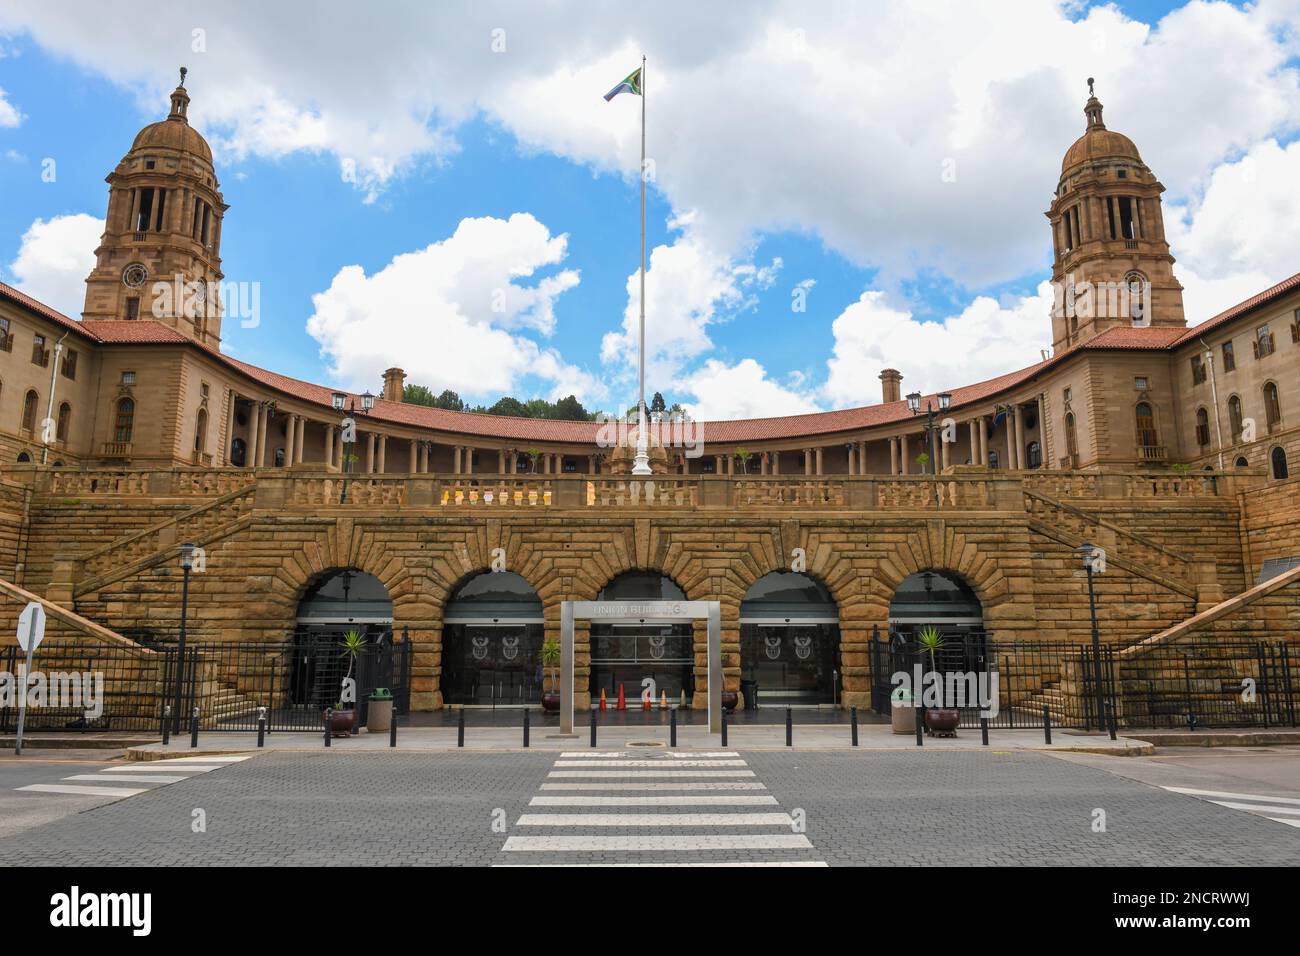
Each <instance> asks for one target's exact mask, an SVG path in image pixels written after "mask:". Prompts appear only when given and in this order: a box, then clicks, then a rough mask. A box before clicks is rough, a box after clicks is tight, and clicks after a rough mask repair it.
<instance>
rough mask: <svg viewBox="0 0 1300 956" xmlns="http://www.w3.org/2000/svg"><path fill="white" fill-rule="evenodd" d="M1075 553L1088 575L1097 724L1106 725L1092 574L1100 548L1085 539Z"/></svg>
mask: <svg viewBox="0 0 1300 956" xmlns="http://www.w3.org/2000/svg"><path fill="white" fill-rule="evenodd" d="M1074 553H1075V554H1077V555H1079V557H1081V558H1082V559H1083V569H1084V571H1085V573H1087V575H1088V611H1089V613H1090V614H1091V616H1092V659H1093V669H1094V680H1095V682H1096V684H1097V726H1098V727H1099V728H1101V729H1105V726H1106V695H1105V692H1104V691H1103V689H1102V669H1101V635H1100V633H1099V632H1098V630H1097V592H1096V590H1094V588H1093V584H1092V575H1093V573H1094V571H1095V570H1096V564H1097V553H1098V549H1097V548H1096V547H1094V546H1093V545H1092V544H1090V543H1089V542H1087V541H1085V542H1084V543H1083V544H1081V545H1079V547H1077V548H1075V550H1074Z"/></svg>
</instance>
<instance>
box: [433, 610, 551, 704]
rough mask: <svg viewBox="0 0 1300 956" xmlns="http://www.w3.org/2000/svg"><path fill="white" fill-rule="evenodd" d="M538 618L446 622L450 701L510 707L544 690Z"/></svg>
mask: <svg viewBox="0 0 1300 956" xmlns="http://www.w3.org/2000/svg"><path fill="white" fill-rule="evenodd" d="M541 649H542V626H541V625H540V624H448V625H446V626H445V627H444V629H443V648H442V696H443V700H444V701H445V702H446V703H448V704H467V705H477V706H488V707H511V706H523V705H526V704H535V703H537V702H538V701H539V700H541V696H542V663H541Z"/></svg>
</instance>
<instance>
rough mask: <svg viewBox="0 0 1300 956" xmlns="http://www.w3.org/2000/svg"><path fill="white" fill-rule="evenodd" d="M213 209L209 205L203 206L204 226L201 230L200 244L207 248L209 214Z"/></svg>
mask: <svg viewBox="0 0 1300 956" xmlns="http://www.w3.org/2000/svg"><path fill="white" fill-rule="evenodd" d="M210 212H212V209H211V208H210V207H209V206H208V204H207V203H204V204H203V226H202V228H200V229H199V244H200V245H203V246H206V245H207V244H208V214H209V213H210Z"/></svg>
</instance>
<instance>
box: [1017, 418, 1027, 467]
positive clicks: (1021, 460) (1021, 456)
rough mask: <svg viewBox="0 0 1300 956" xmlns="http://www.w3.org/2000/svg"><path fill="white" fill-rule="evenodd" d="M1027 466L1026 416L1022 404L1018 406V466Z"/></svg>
mask: <svg viewBox="0 0 1300 956" xmlns="http://www.w3.org/2000/svg"><path fill="white" fill-rule="evenodd" d="M1024 467H1025V416H1024V415H1022V414H1020V406H1019V405H1017V406H1016V468H1018V469H1021V470H1023V469H1024Z"/></svg>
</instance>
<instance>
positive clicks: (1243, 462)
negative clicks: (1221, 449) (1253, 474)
mask: <svg viewBox="0 0 1300 956" xmlns="http://www.w3.org/2000/svg"><path fill="white" fill-rule="evenodd" d="M1233 464H1234V465H1235V467H1237V468H1249V467H1250V459H1248V458H1247V457H1246V456H1245V455H1241V456H1240V457H1239V458H1238V459H1237V460H1236V461H1235V462H1234V463H1233Z"/></svg>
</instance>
